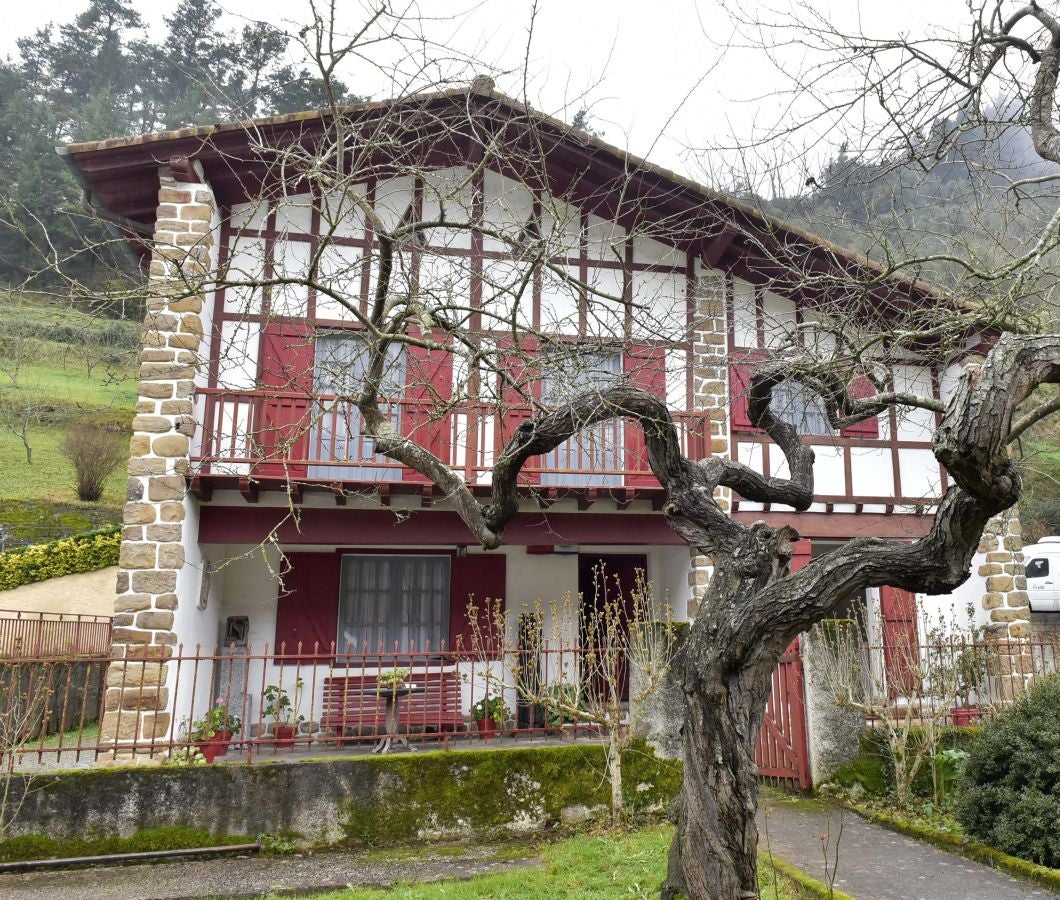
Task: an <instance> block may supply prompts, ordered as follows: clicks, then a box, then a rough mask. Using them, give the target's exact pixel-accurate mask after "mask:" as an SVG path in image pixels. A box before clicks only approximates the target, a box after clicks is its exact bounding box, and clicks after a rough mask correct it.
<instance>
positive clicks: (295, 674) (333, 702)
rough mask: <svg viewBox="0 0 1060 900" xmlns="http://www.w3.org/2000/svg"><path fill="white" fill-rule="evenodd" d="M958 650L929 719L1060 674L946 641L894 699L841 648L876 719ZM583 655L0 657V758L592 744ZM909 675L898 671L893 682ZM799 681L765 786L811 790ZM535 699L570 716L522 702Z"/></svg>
mask: <svg viewBox="0 0 1060 900" xmlns="http://www.w3.org/2000/svg"><path fill="white" fill-rule="evenodd" d="M969 648H971V649H972V650H974V651H975V653H976V654H977V657H976V659H977V662H976V665H978V666H980V667H981V669H982V671H983V672H984V673H985V674H984V676H983V678H982V679H980V680H979V681H978V682H977V683H976V687H975V688H974V691H973V693H972V694H971V695H970V696H969V698H968V699H969V700H971V701H974V703H975V711H974V712H973V713H971V714H969V713H967V712H966V711H965V712H962V711H961V707H960V706H958V705H954V706H953V707H952V708H951V707H950V706H946V708H945V709H941V710H940V712H941V720H942V721H943V723H944V724H945V723H949V724H958V725H961V724H970V723H971V722H970V721H969V719H970V718H971V719H975V720H978V719H980V718H985V717H989V716H992V715H995V714H996V713H997V712H998V711H999V710H1001V709H1003V708H1004V707H1005V706H1007V705H1009V704H1010V703H1011V702H1012V701H1013V700H1014V699H1015V698H1017V697H1018V696H1021V695H1022V693H1023V692H1024V691H1025V690H1026V688H1027V686H1028V685H1030V684H1033V682H1034V681H1035V680H1036V679H1038V678H1040V677H1042V676H1044V675H1046V674H1049V673H1050V672H1053V671H1056V670H1057V669H1060V642H1057V641H1053V640H1047V639H1035V640H1025V641H1008V642H998V641H989V642H972V641H963V642H962V641H960V640H953V641H947V642H944V643H936V644H931V645H924V646H922V647H920V648H919V649H918V652H919V653H920V655H921V658H922V659H924V660H926V661H928V662H930V663H931V665H925V666H924V668H923V670H922V672H921V674H922V675H923V678H922V679H921V683H923V684H924V688H923V689H922V690H919V691H918V692H917V693H916V694H915V695H914V694H910V695H908V696H904V697H897V698H893V697H891V696H890V692H889V691H888V689H887V684H886V680H885V679H886V666H887V664H888V663H887V660H888V657H887V656H886V655H885V654H884V652H883V648H882V647H868V648H866V647H861V646H860V645H855V652H856V653H861V654H863V656H864V668H863V671H864V672H869V673H871V672H874V671H875V672H880V673H882V674H881V677H882V678H883V679H884V681H883V682H882V683H881V684H880V685H879V686H877V687H873V686H872V685H868V686H867V687H866V692H867V695H869V694H873V692H875V693H874V694H873V695H874V696H875V697H876V698H877V699H878V700H879V702H880V703H881V704H882V706H881V707H880V709H881V710H883V711H884V713H883V714H887V711H888V710H893V711H894V712H895V713H896V714H898V713H901V712H903V711H905V712H908V711H909V710H913V712H914V714H916V715H927V714H928V713H929V712H931V711H933V710H937V709H940V707H939V704H940V703H946V704H952V703H953V701H952V699H946V698H943V697H939V696H936V695H935V694H933V693H932V691H933V690H935V689H934V688H932V682H931V681H930V678H931V677H935V678H936V679H937V678H939V677H940V676H939V675H938V671H939V669H938V668H937V667H938V666H943V665H944V666H948V667H950V669H948V671H949V670H952V668H953V667H955V666H957V665H958V664H959V662H960V661H961V660H962V659H963V660H964V665H965V667H966V668H967V666H968V665H970V664H969V663H968V662H967V658H966V657H967V654H968V652H969ZM962 653H963V654H965V656H961V654H962ZM584 657H585V654H584V652H583V651H582V650H581V649H579V648H577V647H563V648H556V649H552V648H548V647H546V648H543V649H541V650H539V651H535V652H533V653H531V652H529V651H526V652H515V653H507V654H505V655H504V657H503V658H494V659H488V658H472V657H471V656H469V655H468V654H466V653H453V652H450V651H448V650H447V649H446V648H445V647H444V646H442V647H440V648H439V649H438V650H434V649H433V648H431V647H424V648H423V649H419V648H415V647H409V648H406V649H404V650H398V649H393V650H389V651H387V652H379V651H377V652H363V651H361V650H358V651H357V652H347V653H336V652H335V651H334V650H333V648H331V647H329V648H326V649H324V648H314V649H313V650H312V651H309V652H305V651H303V652H300V653H299V652H295V653H290V652H287V650H286V648H285V647H284V648H281V650H280V652H279V653H275V652H272V651H271V650H270V648H269V647H268V646H267V645H266V646H264V647H262V648H260V649H256V648H253V647H226V648H214V649H213V651H212V652H203V651H202V649H201V648H198V647H197V648H195V649H194V650H193V651H191V652H188V651H185V650H184V648H182V647H176V648H173V655H172V656H171V657H169V658H168V659H165V660H160V659H143V658H133V657H130V658H127V659H116V660H108V659H106V658H101V657H92V656H73V655H65V656H61V657H58V656H47V655H43V656H29V655H23V656H20V657H17V658H16V657H9V658H7V659H4V660H0V726H6V725H9V724H10V720H9V718H8V719H5V718H4V717H5V716H6V717H10V716H12V715H15V714H19V715H25V714H26V711H27V710H28V711H29V712H30V715H29V717H28V718H27V719H26V721H25V723H24V724H23V725H22V726H20V727H19V728H17V729H11V728H8V727H0V735H3V734H13V733H14V734H18V735H19V740H18V743H17V746H9V747H7V748H0V749H6V750H11V751H13V752H14V755H15V756H16V757H18V758H19V759H20V760H21V762H22V763H23V764H27V765H30V766H31V767H37V766H45V767H47V766H52V767H62V766H66V765H76V764H91V763H92V762H94V761H95V760H96V758H97V756H99V755H100V754H103V755H110V754H113V753H114V752H115V751H116V750H117V751H118V752H127V751H130V750H135V751H136V752H137V753H143V754H146V755H149V756H153V757H168V756H171V755H172V754H173V752H174V751H180V750H181V749H187V748H197V749H198V750H199V751H201V752H203V753H204V754H205V755H209V756H212V755H213V754H214V753H217V754H219V755H222V756H224V757H225V758H227V759H230V760H236V759H242V760H248V761H249V760H254V759H255V758H258V757H260V756H263V755H264V756H267V757H273V756H276V755H285V754H297V753H303V754H304V753H312V754H314V755H316V754H319V753H321V752H323V751H328V750H337V749H340V748H341V749H343V750H344V752H354V753H355V752H365V753H367V752H371V751H373V750H376V751H380V752H383V751H386V750H389V749H391V748H392V746H393V745H394V744H401V743H404V742H408V743H410V744H412V745H413V746H417V745H418V746H429V747H435V748H440V749H447V748H449V747H452V746H454V745H460V744H464V745H466V744H467V743H468V742H475V743H476V744H477V743H478V742H479V741H481V740H491V741H496V742H497V743H499V744H504V743H511V742H514V741H520V742H524V741H525V742H534V741H539V742H540V741H556V740H574V739H581V738H584V739H596V738H599V737H600V736H601V735H602V734H604V733H605V730H606V725H603V726H602V725H600V724H599V723H598V722H594V721H590V719H591V718H592V717H591V716H584V715H579V714H578V713H577V712H576V710H577V709H578V708H579V706H581V707H586V706H590V705H591V704H592V703H593V702H594V701H595V700H596V699H599V697H597V696H596V695H593V694H591V692H592V691H594V690H596V691H599V692H600V693H601V694H606V692H607V690H608V689H607V687H606V686H604V687H599V686H597V682H596V680H595V679H594V678H588V677H586V674H585V670H586V667H585V665H584ZM815 664H816V663H815ZM932 666H934V667H935V668H932ZM394 669H399V670H405V671H403V672H401V673H399V674H400V675H402V677H401V678H399V679H398V684H399V686H398V688H397V689H396V690H395V689H394V688H393V687H389V686H387V685H385V683H383V682H385V677H384V678H383V681H382V682H381V679H380V676H381V675H384V676H385V674H386V673H388V672H392V671H393V670H394ZM917 671H918V672H920V671H921V670H917ZM932 673H934V674H932ZM907 675H908V669H903V676H902V677H903V678H906V677H907ZM859 677H860V676H859ZM865 677H866V678H868V677H869V676H865ZM919 677H920V676H919V675H918V678H919ZM803 683H804V674H803V660H802V659H801V658H800V655H799V651H798V647H797V645H793V647H792V648H791V649H790V650H789V651H788V652H787V653H786V654H785V655H784V657H782V659H781V661H780V664H779V666H778V667H777V669H776V671H775V672H774V675H773V685H772V693H771V696H770V699H769V702H768V705H767V708H766V713H765V717H764V721H763V724H762V729H761V733H760V736H759V742H758V746H757V752H756V761H757V763H758V766H759V771H760V774H761V775H762V776H763V777H766V778H771V779H776V780H780V781H783V782H784V783H787V784H791V785H793V786H799V787H806V786H808V785H809V759H808V756H807V753H806V726H805V704H804V698H803ZM870 687H872V690H869V688H870ZM936 693H937V692H936ZM542 695H548V697H549V698H552V699H554V700H557V701H558V702H559V703H560V704H563V705H564V706H566V707H567V708H568V709H572V710H575V712H574V713H573V714H567V713H564V712H563V711H562V710H560V709H558V707H557V704H556V703H551V702H544V703H542V702H531V701H530V700H529V699H528V698H533V697H536V698H538V699H539V700H540V699H542ZM490 698H499V705H498V707H497V708H496V709H495V710H494V711H495V712H496V717H497V721H496V722H495V723H494V724H493V726H489V722H488V717H487V721H485V722H484V723H483V724H482V725H480V724H479V723H478V722H477V721H476V719H477V718H479V717H478V716H477V715H475V714H474V713H475V712H481V705H479V706H477V707H476V704H480V702H481V701H483V700H489V699H490ZM160 707H161V708H162V709H161V714H160V715H159V714H158V713H159V712H160V709H159V708H160ZM34 709H35V710H36V713H34V712H33V710H34ZM104 717H106V718H105V721H104ZM237 720H238V721H237ZM228 732H231V733H230V734H229V733H228ZM115 738H116V739H117V744H116V743H115Z"/></svg>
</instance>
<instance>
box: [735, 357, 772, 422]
mask: <svg viewBox="0 0 1060 900" xmlns="http://www.w3.org/2000/svg"><path fill="white" fill-rule="evenodd" d="M763 358H764V355H763V354H761V353H757V352H752V353H739V354H737V353H733V354H732V355H731V356H730V357H729V398H730V400H729V409H730V410H731V412H732V421H731V426H732V428H733V429H734V430H737V431H759V430H760V429H757V428H755V427H754V426H753V425H752V424H751V418H750V416H749V415H748V414H747V392H748V391H749V390H750V388H751V376H752V375H753V374H754V370H755V365H756V364H757V363H758V362H760V361H761V360H762V359H763Z"/></svg>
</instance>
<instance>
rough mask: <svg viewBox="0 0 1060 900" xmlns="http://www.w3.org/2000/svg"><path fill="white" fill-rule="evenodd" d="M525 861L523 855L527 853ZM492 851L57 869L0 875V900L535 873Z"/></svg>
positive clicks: (213, 893)
mask: <svg viewBox="0 0 1060 900" xmlns="http://www.w3.org/2000/svg"><path fill="white" fill-rule="evenodd" d="M528 853H529V851H528ZM511 856H512V854H511V848H510V846H509V847H506V848H505V853H504V855H503V856H501V855H499V854H498V851H497V849H496V848H492V847H479V848H475V847H468V848H467V849H466V850H464V851H462V852H460V854H459V855H453V854H451V853H440V852H432V851H431V849H430V848H424V849H423V850H422V851H421V852H417V853H416V854H415V855H414V856H409V857H408V858H389V859H378V858H376V857H374V856H372V855H368V856H366V855H364V854H356V853H350V852H333V851H328V852H324V853H313V854H309V855H305V856H302V855H298V856H281V857H260V856H253V857H250V856H246V857H226V858H224V859H209V860H201V861H194V862H189V861H183V862H168V863H157V864H154V865H136V866H112V867H98V868H91V869H66V870H63V869H58V870H55V871H52V872H34V873H29V874H19V875H13V874H0V897H3V898H5V900H44V898H48V900H53V898H61V900H148V898H150V900H156V898H165V900H174V898H184V897H188V898H190V897H196V898H198V897H243V896H251V897H257V896H260V895H261V894H264V893H295V892H306V891H311V890H329V889H340V888H344V887H346V886H347V885H355V886H360V887H388V886H390V885H392V884H394V883H395V882H398V881H441V880H442V879H446V878H469V877H471V876H472V875H483V874H487V873H490V872H502V871H506V870H509V869H515V868H531V867H534V866H537V865H540V860H539V859H538V858H536V857H534V856H532V855H528V856H527V857H526V858H522V859H519V858H516V859H513V858H511Z"/></svg>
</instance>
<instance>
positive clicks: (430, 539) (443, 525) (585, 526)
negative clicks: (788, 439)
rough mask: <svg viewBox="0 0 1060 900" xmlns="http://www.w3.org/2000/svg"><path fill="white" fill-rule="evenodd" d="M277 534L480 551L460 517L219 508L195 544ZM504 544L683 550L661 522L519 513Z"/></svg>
mask: <svg viewBox="0 0 1060 900" xmlns="http://www.w3.org/2000/svg"><path fill="white" fill-rule="evenodd" d="M277 527H278V532H277V539H278V540H279V542H280V543H281V544H286V545H291V546H294V545H297V544H331V545H335V546H343V547H356V546H360V545H365V544H371V545H379V546H402V545H408V546H441V547H446V546H454V545H460V544H466V545H475V544H477V543H478V542H477V541H476V540H475V538H474V536H473V535H472V533H471V531H470V529H468V527H467V526H466V525H465V524H464V522H463V521H462V520H461V519H460V517H459V516H458V515H457V514H456V513H454V512H450V511H447V510H416V511H412V512H411V513H410V514H409V515H408V518H406V519H404V520H403V521H402V520H399V519H398V518H397V517H395V516H394V514H393V513H392V512H389V511H387V510H376V509H352V508H349V507H342V508H334V509H328V508H323V507H321V508H317V507H303V508H302V510H301V515H300V516H299V521H298V523H297V524H296V523H294V522H291V521H289V520H288V517H287V511H286V510H285V509H283V508H280V507H268V506H256V507H249V506H222V505H216V504H204V505H203V506H202V507H201V508H200V512H199V535H198V539H199V541H200V542H202V543H204V544H254V543H258V542H259V541H262V540H264V539H265V538H266V537H267V536H268V535H269V534H270V532H271V531H272V530H273V529H275V528H277ZM504 542H505V544H511V545H516V546H529V545H538V546H540V545H542V544H545V543H546V542H547V543H550V544H554V543H561V544H609V545H622V544H625V545H630V546H637V545H643V544H650V545H655V544H666V545H676V546H683V545H684V543H685V542H684V541H683V540H682V539H681V538H680V537H678V536H677V535H676V534H675V533H674V531H673V530H672V529H671V528H670V527H669V526H668V525H667V524H666V520H665V519H664V518H663V517H662V516H661V515H654V514H651V513H628V512H625V513H615V514H610V513H549V514H547V515H546V514H542V513H525V514H524V513H520V514H518V515H516V516H515V518H514V519H512V521H511V522H510V523H509V525H508V527H507V528H506V529H505V532H504Z"/></svg>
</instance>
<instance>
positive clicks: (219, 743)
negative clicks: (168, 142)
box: [188, 697, 243, 763]
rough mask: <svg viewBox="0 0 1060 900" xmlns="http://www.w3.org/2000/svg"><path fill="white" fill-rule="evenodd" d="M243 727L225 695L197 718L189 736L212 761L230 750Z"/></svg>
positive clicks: (207, 758)
mask: <svg viewBox="0 0 1060 900" xmlns="http://www.w3.org/2000/svg"><path fill="white" fill-rule="evenodd" d="M242 727H243V723H242V722H241V721H240V719H239V716H236V715H233V714H232V713H230V712H229V711H228V704H227V703H226V702H225V698H224V697H218V698H217V699H216V700H215V701H214V705H213V708H212V709H211V710H210V711H209V712H208V713H207V714H206V715H205V716H203V717H202V718H201V719H196V720H195V721H194V722H192V723H191V727H190V728H189V729H188V736H189V738H190V740H191V741H192V742H194V744H195V746H196V747H197V748H198V749H199V752H201V753H202V755H203V757H204V758H205V759H206V762H208V763H212V762H213V761H214V760H215V759H216V758H217V757H218V756H224V755H225V754H226V753H227V752H228V747H229V744H231V742H232V738H233V737H234V736H235V735H237V734H239V732H240V730H241V729H242Z"/></svg>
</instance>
